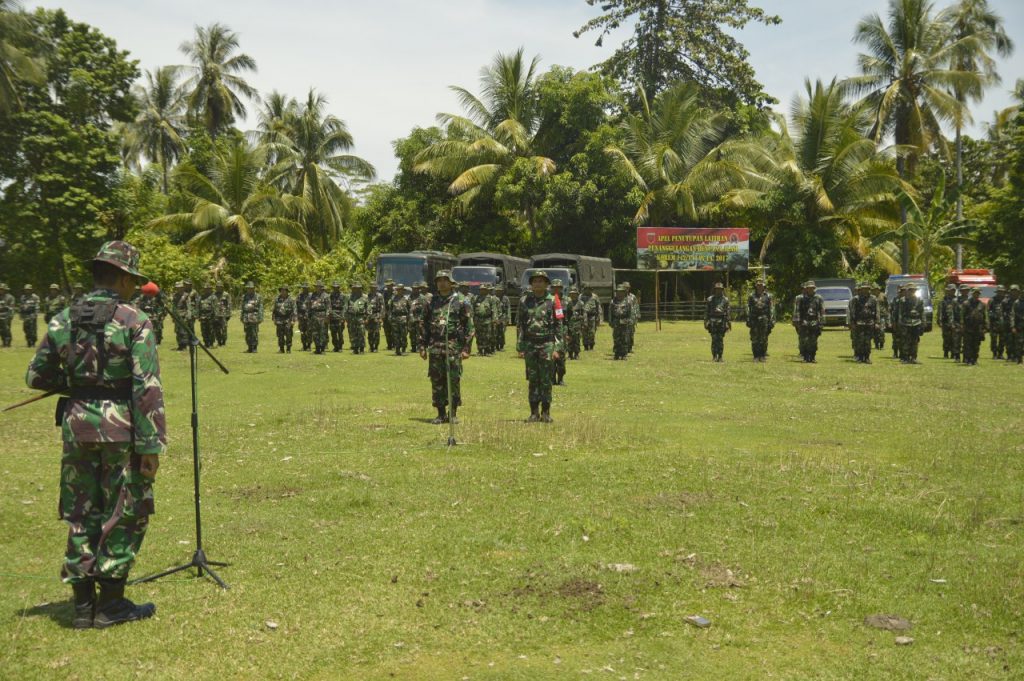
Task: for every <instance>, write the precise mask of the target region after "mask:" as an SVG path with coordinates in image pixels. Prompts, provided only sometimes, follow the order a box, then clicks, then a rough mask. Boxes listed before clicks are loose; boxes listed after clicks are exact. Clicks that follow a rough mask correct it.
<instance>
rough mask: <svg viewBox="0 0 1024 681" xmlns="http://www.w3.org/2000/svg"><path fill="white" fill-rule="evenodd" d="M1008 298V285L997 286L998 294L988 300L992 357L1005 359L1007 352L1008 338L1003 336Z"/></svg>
mask: <svg viewBox="0 0 1024 681" xmlns="http://www.w3.org/2000/svg"><path fill="white" fill-rule="evenodd" d="M1004 298H1006V287H1005V286H999V287H997V288H996V294H995V295H994V296H992V298H991V299H990V300H989V301H988V307H987V312H988V333H989V336H990V337H991V340H990V341H989V349H990V350H992V359H1003V357H1004V353H1005V352H1006V339H1005V338H1004V337H1003V299H1004Z"/></svg>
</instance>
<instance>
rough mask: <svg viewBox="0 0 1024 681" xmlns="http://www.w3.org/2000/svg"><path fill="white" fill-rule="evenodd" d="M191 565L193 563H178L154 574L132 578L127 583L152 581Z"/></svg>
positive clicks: (192, 565)
mask: <svg viewBox="0 0 1024 681" xmlns="http://www.w3.org/2000/svg"><path fill="white" fill-rule="evenodd" d="M192 567H195V565H194V564H193V563H186V564H185V565H179V566H178V567H174V568H171V569H170V570H164V571H163V572H158V573H157V574H155V575H149V576H147V577H140V578H139V579H133V580H132V581H130V582H128V584H129V585H135V584H145V583H146V582H152V581H155V580H158V579H160V578H161V577H166V576H168V575H173V574H175V573H177V572H181V571H183V570H188V569H189V568H192Z"/></svg>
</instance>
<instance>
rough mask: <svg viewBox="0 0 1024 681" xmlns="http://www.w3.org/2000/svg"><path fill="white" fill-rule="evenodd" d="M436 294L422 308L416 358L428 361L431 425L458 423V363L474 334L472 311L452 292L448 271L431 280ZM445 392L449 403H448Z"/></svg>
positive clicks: (460, 386) (459, 380) (459, 371)
mask: <svg viewBox="0 0 1024 681" xmlns="http://www.w3.org/2000/svg"><path fill="white" fill-rule="evenodd" d="M434 285H435V286H436V287H437V295H436V296H432V297H431V299H430V302H429V303H428V304H427V305H426V306H425V307H424V310H423V317H422V319H421V322H420V330H421V335H420V339H419V342H418V345H419V348H420V357H422V358H423V359H429V360H430V363H429V364H428V365H427V376H429V377H430V399H431V403H432V404H433V405H434V408H435V409H437V416H436V417H434V419H433V420H432V421H431V423H433V424H441V423H448V421H449V419H451V422H452V423H458V419H457V418H456V413H457V412H458V409H459V407H461V406H462V361H463V360H465V359H469V348H470V344H471V343H472V341H473V334H474V332H475V330H474V327H473V309H472V308H471V307H470V305H469V303H468V302H466V301H465V299H463V297H462V296H461V295H459V294H458V293H456V292H455V291H454V288H453V287H454V285H455V280H454V279H452V275H451V272H449V271H448V270H441V271H440V272H438V273H437V276H436V277H434ZM449 390H450V391H451V400H449V394H448V393H449Z"/></svg>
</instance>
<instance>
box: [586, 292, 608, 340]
mask: <svg viewBox="0 0 1024 681" xmlns="http://www.w3.org/2000/svg"><path fill="white" fill-rule="evenodd" d="M580 300H582V301H583V314H584V323H583V349H584V350H593V349H594V344H595V343H596V342H597V328H598V327H599V326H600V325H601V322H602V321H604V320H603V319H602V315H603V312H604V311H603V310H602V309H601V299H600V298H598V297H597V296H596V295H595V294H594V292H593V291H591V290H590V287H589V286H588V287H586V289H585V290H584V292H583V295H582V296H580Z"/></svg>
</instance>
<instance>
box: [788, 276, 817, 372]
mask: <svg viewBox="0 0 1024 681" xmlns="http://www.w3.org/2000/svg"><path fill="white" fill-rule="evenodd" d="M817 289H818V287H817V286H816V285H815V283H814V282H813V281H805V282H804V292H803V293H801V294H800V295H798V296H797V297H796V300H795V301H793V326H794V327H795V328H796V333H797V337H798V338H799V346H800V356H801V357H802V358H803V360H804V361H805V362H807V363H809V364H814V363H815V362H817V361H818V359H817V355H818V336H820V335H821V324H822V322H823V321H824V319H825V301H824V300H822V299H821V296H819V295H818V294H817Z"/></svg>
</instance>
